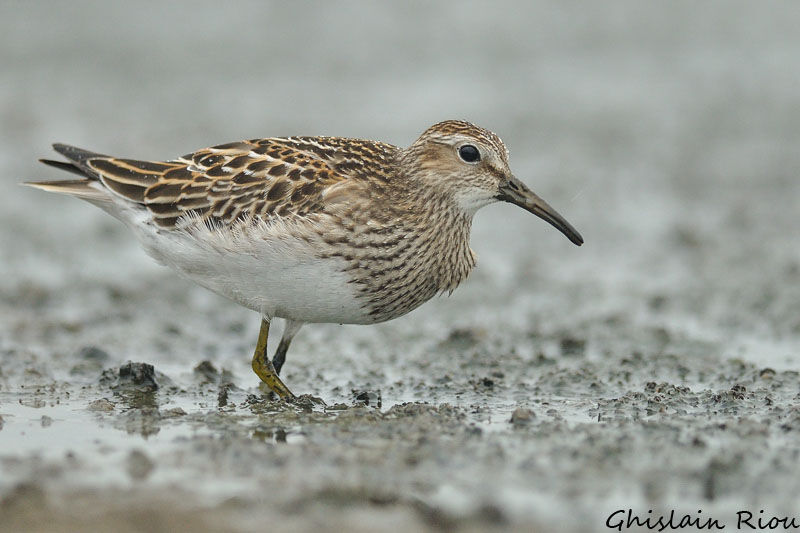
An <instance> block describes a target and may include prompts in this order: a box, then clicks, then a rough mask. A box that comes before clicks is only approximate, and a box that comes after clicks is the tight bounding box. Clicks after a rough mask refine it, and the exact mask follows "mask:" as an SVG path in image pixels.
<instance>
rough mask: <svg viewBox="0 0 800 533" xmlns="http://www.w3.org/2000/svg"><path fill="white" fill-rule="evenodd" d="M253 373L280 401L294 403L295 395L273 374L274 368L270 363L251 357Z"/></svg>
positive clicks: (260, 358) (263, 358) (262, 358)
mask: <svg viewBox="0 0 800 533" xmlns="http://www.w3.org/2000/svg"><path fill="white" fill-rule="evenodd" d="M253 371H254V372H255V373H256V374H257V375H258V377H259V378H261V381H262V382H263V384H264V385H266V386H267V387H268V388H269V390H270V391H272V392H274V393H275V394H277V395H278V397H280V398H281V399H282V400H285V401H287V402H291V401H294V399H295V395H294V393H292V391H290V390H289V387H287V386H286V384H285V383H284V382H283V381H282V380H281V378H280V377H278V373H277V372H275V367H274V366H272V362H271V361H270V360H269V359H267V358H266V357H258V356H256V357H253Z"/></svg>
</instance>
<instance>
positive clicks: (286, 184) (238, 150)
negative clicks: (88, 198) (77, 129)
mask: <svg viewBox="0 0 800 533" xmlns="http://www.w3.org/2000/svg"><path fill="white" fill-rule="evenodd" d="M396 150H397V149H396V148H395V147H393V146H391V145H387V144H383V143H375V142H372V141H361V140H353V139H340V138H332V137H289V138H272V139H256V140H251V141H242V142H236V143H230V144H223V145H219V146H213V147H211V148H206V149H203V150H199V151H197V152H194V153H191V154H187V155H185V156H183V157H181V158H178V159H176V160H174V161H168V162H147V161H134V160H130V159H118V158H111V157H105V156H98V157H92V158H89V159H87V160H86V161H85V162H84V164H85V166H86V167H88V169H90V170H91V171H93V172H94V173H96V174H97V175H98V177H99V178H100V180H101V181H102V182H103V184H105V185H106V187H108V188H109V189H111V190H112V191H114V192H115V193H117V194H119V195H121V196H122V197H124V198H127V199H128V200H132V201H134V202H138V203H141V204H143V205H144V206H145V207H147V209H148V210H149V211H150V212H151V213H152V215H153V218H154V221H155V222H156V224H158V225H159V226H161V227H163V228H173V227H175V226H176V225H177V223H178V221H179V220H180V219H181V217H184V216H187V215H192V216H195V217H199V218H201V219H203V220H207V221H211V222H214V223H221V224H223V225H226V224H230V223H232V222H234V221H236V220H239V219H248V218H256V217H261V218H264V219H266V218H269V217H274V216H279V217H280V216H289V215H292V214H296V215H301V216H302V215H306V214H309V213H312V212H316V211H320V210H322V209H323V205H322V203H321V200H322V195H323V192H324V191H325V190H326V189H327V188H329V187H331V186H333V185H336V184H338V183H340V182H342V181H345V180H358V179H364V178H368V177H370V176H372V177H378V178H379V177H380V176H375V174H376V171H377V173H378V174H380V171H379V169H380V168H381V167H382V166H383V165H385V164H386V162H387V161H388V160H389V159H390V158H392V157H393V154H394V153H395V152H396Z"/></svg>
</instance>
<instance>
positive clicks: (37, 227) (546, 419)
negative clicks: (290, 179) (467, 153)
mask: <svg viewBox="0 0 800 533" xmlns="http://www.w3.org/2000/svg"><path fill="white" fill-rule="evenodd" d="M798 27H800V10H798V8H797V5H796V4H795V3H792V2H704V3H698V2H664V3H642V2H636V1H631V2H603V3H600V2H596V3H577V2H575V3H568V2H493V3H471V2H458V3H436V4H426V3H361V2H345V3H325V2H319V3H302V4H301V3H262V2H253V3H248V2H229V3H227V4H225V5H222V6H220V4H219V3H202V2H186V3H181V2H174V3H170V4H169V6H162V5H161V4H160V3H156V2H153V3H149V2H142V3H135V4H134V3H125V4H123V3H119V4H115V5H112V4H110V3H102V2H98V3H92V2H70V3H61V2H11V1H8V0H6V1H4V2H2V3H0V124H2V126H0V169H2V172H0V176H2V179H0V251H1V254H2V255H1V257H2V259H0V352H1V357H0V417H2V418H0V420H2V421H3V422H2V423H0V428H1V429H0V498H2V499H3V501H4V502H5V505H4V506H3V507H0V514H2V513H6V514H7V516H6V518H7V519H13V520H16V521H17V522H6V523H14V524H16V525H17V526H19V527H23V526H24V527H30V528H34V529H36V528H39V529H42V530H49V529H51V528H56V527H58V526H59V525H64V526H65V527H68V526H73V527H89V526H94V527H101V526H103V525H104V524H106V525H107V523H106V521H109V522H108V523H113V524H116V527H120V528H122V530H125V528H129V529H130V530H136V528H137V527H139V526H140V525H141V524H143V523H146V524H148V525H149V526H150V527H152V528H154V529H158V528H164V529H169V528H170V527H177V526H183V527H186V528H189V527H193V528H194V529H195V530H198V529H199V530H202V529H203V528H208V529H214V528H217V527H221V528H234V529H235V528H241V529H253V528H258V527H266V526H265V524H267V523H268V524H269V525H270V527H274V526H275V525H276V523H279V524H281V525H283V526H284V527H285V528H286V529H290V530H304V529H308V528H312V527H314V528H317V529H326V528H335V527H339V526H344V525H346V526H348V527H352V528H355V529H362V528H363V529H369V528H370V527H382V528H385V529H387V530H388V529H397V528H400V529H409V528H437V527H452V528H462V529H475V530H480V529H484V528H488V527H497V528H509V529H514V528H516V529H520V530H526V529H528V528H531V527H538V528H540V529H542V530H554V529H565V530H570V529H574V530H581V529H602V528H603V527H604V526H603V524H604V520H605V517H606V516H608V514H610V513H611V512H612V511H613V510H615V509H618V508H629V507H631V508H634V509H635V510H638V512H640V513H641V514H645V513H646V512H647V510H648V509H654V512H655V513H663V512H669V510H670V509H677V510H678V511H679V512H692V513H696V512H697V510H698V509H702V510H703V513H704V515H711V516H714V517H717V518H719V519H721V520H722V521H724V522H727V523H728V527H729V528H733V526H734V525H735V514H734V513H735V511H736V510H739V509H750V510H752V511H754V513H757V512H758V510H759V509H767V510H768V513H772V514H787V513H792V512H795V511H796V509H797V507H796V494H798V491H800V484H799V482H798V481H797V480H798V476H797V466H796V464H797V463H796V460H797V455H798V453H800V445H799V444H798V440H797V437H798V434H797V431H798V430H800V422H798V420H800V415H798V413H800V411H798V409H799V407H798V405H797V400H796V397H797V394H798V392H800V379H798V374H797V372H796V369H797V368H798V365H800V246H798V244H799V243H798V239H800V179H798V170H800V150H798V146H799V145H800V63H798V62H799V61H800V33H799V32H798V31H797V28H798ZM447 118H460V119H467V120H470V121H473V122H475V123H477V124H480V125H482V126H484V127H487V128H489V129H491V130H493V131H495V132H497V133H498V134H499V135H500V136H501V137H502V138H503V140H504V141H505V142H506V144H507V146H508V147H509V148H510V151H511V166H512V169H513V170H514V171H515V173H516V175H517V176H518V177H520V178H521V179H523V180H524V181H526V183H527V184H528V185H530V186H531V188H533V189H534V190H535V191H536V192H537V193H539V194H540V195H541V196H543V197H544V198H545V199H547V200H548V201H550V203H551V204H552V205H554V206H555V207H556V208H557V209H559V211H561V213H562V214H563V215H565V217H566V218H567V219H569V220H570V221H571V222H572V223H573V224H574V225H575V227H577V228H578V229H579V230H580V231H581V232H582V233H583V236H584V237H585V239H586V244H585V245H584V246H583V247H581V248H577V247H574V246H572V245H571V244H569V243H568V241H566V240H565V239H564V238H563V236H561V235H560V234H558V233H557V232H556V231H555V230H553V229H552V228H551V227H549V226H547V225H546V224H544V223H542V222H541V221H540V220H538V219H536V218H535V217H532V216H531V215H529V214H527V213H525V212H523V211H521V210H518V209H515V208H513V207H512V206H508V205H497V206H491V207H489V208H486V209H485V210H484V211H482V212H480V213H479V214H478V215H477V216H476V219H475V224H474V230H473V239H472V246H473V248H474V249H475V251H476V252H477V253H478V255H479V268H478V269H477V271H476V272H475V273H474V274H473V275H472V277H471V278H470V279H469V280H468V281H467V282H466V284H465V285H464V286H462V287H461V288H459V289H458V291H456V293H455V294H454V295H453V296H452V297H450V298H443V299H439V300H436V301H433V302H431V303H429V304H427V305H426V306H424V307H422V308H421V309H419V310H417V311H415V312H414V313H412V314H411V315H409V316H407V317H404V318H402V319H399V320H396V321H394V322H391V323H388V324H384V325H380V326H375V327H355V326H344V327H340V326H336V325H317V326H309V327H307V328H306V329H304V330H303V331H302V332H301V333H300V335H299V336H298V338H297V340H296V341H295V344H294V345H293V350H292V353H291V354H290V355H289V361H288V364H287V367H286V372H287V380H288V382H289V384H290V386H292V387H293V389H295V390H296V391H297V392H310V393H312V394H314V395H316V396H320V397H322V398H323V399H324V400H325V401H326V402H328V403H329V404H333V403H337V402H341V403H343V404H347V406H350V407H349V408H344V407H346V406H344V405H343V406H342V407H343V410H342V411H341V413H342V414H338V411H337V412H336V413H333V412H330V411H321V410H319V409H317V410H316V411H315V412H313V413H311V414H309V413H303V412H295V410H293V409H289V408H286V407H285V406H284V407H280V406H273V407H270V408H269V409H267V410H266V411H265V410H264V409H265V408H264V406H263V405H261V404H258V405H256V406H255V407H254V406H253V405H255V404H252V403H251V404H249V407H245V406H246V405H248V404H247V401H248V400H247V395H248V394H255V395H256V396H259V393H258V390H257V388H256V378H255V376H254V375H253V374H252V373H251V372H250V370H249V352H250V350H251V349H252V344H254V342H255V337H256V334H257V329H258V318H257V317H256V316H255V315H254V314H252V313H250V312H248V311H246V310H243V309H240V308H237V307H236V306H234V305H233V304H231V303H228V302H226V301H224V300H221V299H219V298H217V297H216V296H214V295H211V294H208V293H206V292H205V291H204V290H203V289H200V288H198V287H195V286H193V285H191V284H190V283H188V282H184V281H182V280H180V279H178V278H177V277H176V276H175V275H173V274H172V273H171V272H169V271H167V270H165V269H163V268H161V267H159V266H157V265H156V264H154V263H153V262H151V261H150V260H149V258H147V257H146V256H145V254H144V253H143V252H141V251H140V250H139V249H138V247H137V245H136V243H135V242H134V240H133V239H132V238H131V236H130V235H128V234H127V233H126V231H125V229H124V228H123V227H122V226H121V225H120V224H119V223H117V222H116V221H115V220H113V219H112V218H110V217H108V216H107V215H105V214H104V213H102V212H101V211H100V210H97V209H95V208H94V207H92V206H90V205H87V204H84V203H82V202H79V201H76V200H72V199H69V198H63V197H57V196H54V195H47V194H44V193H42V192H39V191H34V190H30V189H25V188H21V187H19V186H18V185H17V183H18V182H20V181H24V180H30V179H53V178H56V177H62V176H59V174H58V172H57V171H55V170H54V169H49V168H46V167H44V166H42V165H40V164H38V163H37V162H36V159H37V158H38V157H49V156H51V155H52V154H51V153H50V151H49V144H50V143H51V142H54V141H58V142H67V143H71V144H75V145H78V146H81V147H86V148H89V149H93V150H96V151H100V152H106V153H111V154H114V155H120V156H125V157H134V158H142V159H168V158H171V157H174V156H177V155H180V154H183V153H186V152H188V151H191V150H194V149H197V148H200V147H204V146H208V145H211V144H217V143H222V142H227V141H233V140H238V139H242V138H252V137H260V136H276V135H291V134H307V135H317V134H319V135H340V136H350V137H363V138H374V139H380V140H384V141H388V142H391V143H394V144H398V145H403V146H404V145H407V144H409V143H411V142H412V141H413V140H414V139H415V138H416V136H417V135H418V134H419V133H420V132H421V131H422V130H424V129H425V128H426V127H427V126H429V125H430V124H432V123H434V122H438V121H440V120H443V119H447ZM63 177H66V176H63ZM87 346H95V347H98V348H100V349H101V350H102V351H103V352H105V353H106V356H104V357H101V356H98V357H97V358H95V359H92V357H90V356H87V352H86V350H85V349H84V348H86V347H87ZM82 350H83V351H82ZM90 355H91V354H90ZM87 357H88V358H87ZM126 360H134V361H142V362H148V363H152V364H154V365H155V366H156V369H157V370H159V371H161V372H164V374H165V375H164V376H163V377H162V381H161V384H162V388H161V389H160V390H159V392H158V393H157V394H155V396H154V397H152V398H150V399H149V400H148V401H149V402H150V403H149V404H148V405H144V406H143V405H142V404H141V403H138V401H133V400H130V398H127V399H126V398H124V397H121V396H120V395H119V391H116V392H115V391H113V390H111V389H109V388H108V384H107V383H103V382H101V380H99V379H98V378H97V376H98V375H99V372H100V371H101V370H103V369H111V370H112V371H115V370H114V369H116V368H117V367H118V366H119V365H120V364H122V363H123V362H124V361H126ZM201 360H208V361H210V362H212V363H213V365H215V366H216V367H217V368H224V369H227V370H228V371H229V372H230V374H229V375H228V378H226V379H227V380H229V381H231V382H232V383H233V385H234V388H233V389H231V398H232V400H231V401H232V403H234V407H230V406H228V407H227V408H226V409H223V408H220V407H218V405H217V392H218V390H217V388H216V387H217V385H219V383H218V381H219V380H220V379H221V378H219V377H216V378H214V379H212V380H211V382H213V383H211V385H209V382H208V380H206V379H205V378H203V377H202V376H200V377H198V376H199V374H198V373H197V372H193V371H192V369H193V368H194V366H195V365H196V364H197V363H199V362H200V361H201ZM87 365H88V367H87ZM93 365H94V366H93ZM76 369H77V370H76ZM166 380H170V382H171V383H174V384H175V386H174V387H173V388H171V389H167V388H165V387H164V386H163V384H164V383H166ZM215 380H216V381H215ZM487 380H488V381H487ZM648 383H650V384H649V385H648ZM212 385H213V386H212ZM736 385H739V386H741V387H743V388H744V390H745V392H742V391H741V389H734V390H731V388H732V387H734V386H736ZM352 389H356V390H361V389H367V390H371V391H376V390H380V391H381V394H382V399H383V403H382V406H381V408H380V409H377V410H376V409H374V408H373V407H372V406H370V407H367V408H356V407H352V405H353V398H352V394H351V390H352ZM102 398H107V399H108V400H109V401H110V402H111V404H112V406H113V407H112V409H111V410H110V411H108V412H105V411H103V412H101V413H99V414H98V413H97V412H96V411H92V410H90V409H88V408H87V406H90V405H92V402H94V401H96V400H98V399H102ZM251 401H255V400H252V399H251ZM403 402H412V403H411V404H409V405H406V406H401V404H402V403H403ZM422 402H427V404H425V403H422ZM443 404H447V405H444V406H443ZM94 405H95V406H96V404H94ZM176 406H177V407H180V408H181V409H183V410H184V412H185V413H186V415H181V416H176V417H170V416H168V413H169V411H168V410H169V409H172V408H174V407H176ZM392 406H396V407H392ZM517 407H523V408H525V409H529V410H530V411H531V412H532V413H533V414H534V417H533V420H532V421H530V422H529V423H527V424H520V423H517V424H511V423H509V417H510V413H511V411H513V410H514V409H515V408H517ZM275 413H277V414H275ZM345 415H346V416H345ZM43 417H45V418H43ZM47 419H49V421H48V420H47ZM147 424H151V425H150V426H148V425H147ZM153 424H154V425H153ZM148 428H149V429H148ZM154 428H155V429H154ZM280 431H283V432H284V433H283V435H284V436H286V435H288V437H287V438H286V440H287V442H283V439H282V437H281V433H280ZM265 435H266V437H265ZM276 435H277V437H276ZM293 444H294V445H293ZM142 464H144V465H150V466H149V468H144V470H142V469H141V468H143V467H141V465H142ZM137 465H138V466H137ZM142 472H144V474H142ZM65 501H69V502H72V503H70V506H71V507H64V502H65ZM76 502H77V503H76ZM34 508H35V509H38V510H39V511H37V512H36V513H34V512H32V511H31V509H34ZM65 509H66V510H65ZM70 509H71V511H70ZM86 509H90V510H91V512H86ZM51 515H52V516H58V517H59V519H58V520H55V519H51V518H50V516H51ZM144 520H146V521H147V522H143V521H144ZM59 521H60V522H59ZM376 524H378V525H377V526H376ZM2 527H3V526H0V528H2Z"/></svg>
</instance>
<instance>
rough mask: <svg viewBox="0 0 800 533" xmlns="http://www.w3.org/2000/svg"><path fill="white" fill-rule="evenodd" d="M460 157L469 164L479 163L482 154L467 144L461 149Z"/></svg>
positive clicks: (459, 150)
mask: <svg viewBox="0 0 800 533" xmlns="http://www.w3.org/2000/svg"><path fill="white" fill-rule="evenodd" d="M458 156H459V157H460V158H461V159H463V160H464V161H465V162H467V163H477V162H478V161H480V160H481V153H480V152H479V151H478V149H477V148H475V147H474V146H472V145H471V144H465V145H464V146H462V147H461V148H459V149H458Z"/></svg>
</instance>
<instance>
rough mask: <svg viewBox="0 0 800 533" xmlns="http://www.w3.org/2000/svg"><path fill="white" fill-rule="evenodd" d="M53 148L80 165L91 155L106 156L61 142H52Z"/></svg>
mask: <svg viewBox="0 0 800 533" xmlns="http://www.w3.org/2000/svg"><path fill="white" fill-rule="evenodd" d="M53 150H55V151H56V152H58V153H59V154H61V155H63V156H64V157H66V158H67V159H69V160H70V161H73V162H75V163H77V164H78V166H81V167H82V166H84V163H85V161H86V160H87V159H91V158H93V157H108V156H106V155H103V154H98V153H97V152H90V151H89V150H84V149H83V148H78V147H76V146H70V145H69V144H62V143H55V144H53Z"/></svg>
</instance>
